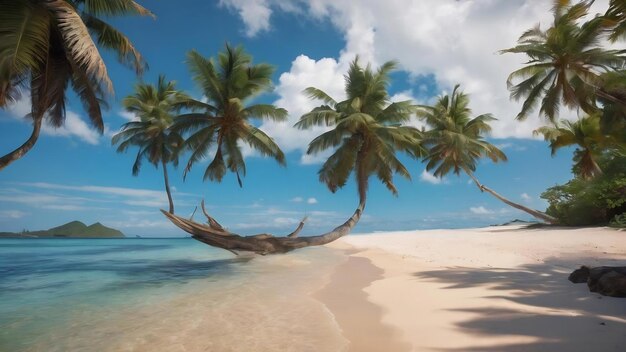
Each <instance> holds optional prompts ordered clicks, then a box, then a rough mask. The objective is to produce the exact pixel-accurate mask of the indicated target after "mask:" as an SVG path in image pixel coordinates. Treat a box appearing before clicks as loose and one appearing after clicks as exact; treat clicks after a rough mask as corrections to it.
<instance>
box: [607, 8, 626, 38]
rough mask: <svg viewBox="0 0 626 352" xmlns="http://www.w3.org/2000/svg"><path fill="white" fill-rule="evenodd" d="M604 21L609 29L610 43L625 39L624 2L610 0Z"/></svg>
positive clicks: (625, 14) (625, 17) (625, 11)
mask: <svg viewBox="0 0 626 352" xmlns="http://www.w3.org/2000/svg"><path fill="white" fill-rule="evenodd" d="M604 20H605V21H606V22H608V25H609V28H611V35H610V36H609V39H610V40H611V41H612V42H616V41H618V40H619V39H626V1H624V0H611V1H610V2H609V9H608V10H607V11H606V14H605V15H604Z"/></svg>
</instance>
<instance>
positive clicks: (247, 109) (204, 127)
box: [173, 44, 287, 186]
mask: <svg viewBox="0 0 626 352" xmlns="http://www.w3.org/2000/svg"><path fill="white" fill-rule="evenodd" d="M187 64H188V65H189V69H190V70H191V73H192V74H193V79H194V81H195V82H196V83H197V84H198V86H199V87H200V88H201V89H202V93H203V94H204V96H205V97H206V99H207V102H206V103H205V102H202V101H197V100H194V101H193V104H194V106H195V107H197V108H198V109H203V110H204V112H202V113H189V114H184V115H180V116H178V117H177V118H176V120H175V123H174V126H173V129H174V130H175V131H177V132H179V133H190V135H189V137H188V138H187V139H186V140H185V143H184V145H185V148H186V149H189V150H190V151H191V156H190V158H189V161H188V162H187V166H186V167H185V172H184V175H185V177H186V176H187V173H188V172H189V171H190V170H191V168H192V166H193V165H194V164H195V163H196V162H198V161H199V160H203V159H204V158H206V157H207V156H208V155H209V153H214V154H213V156H212V158H213V159H212V161H211V163H210V164H209V165H208V166H207V168H206V170H205V172H204V180H206V179H209V180H211V181H218V182H220V181H221V180H222V178H223V177H224V175H225V174H226V172H227V171H231V172H233V173H235V174H236V176H237V181H238V183H239V186H242V180H241V178H242V176H245V175H246V164H245V161H244V158H243V155H242V152H241V143H247V144H248V145H249V146H250V147H252V148H253V149H254V150H256V151H258V152H260V153H261V154H262V155H264V156H269V157H272V158H274V159H276V161H277V162H278V163H279V164H280V165H285V155H284V154H283V152H282V151H281V150H280V148H279V147H278V145H276V143H275V142H274V140H273V139H272V138H271V137H270V136H268V135H267V134H265V132H263V131H261V130H260V129H258V128H257V127H255V126H254V125H253V121H252V120H254V119H258V120H262V119H270V120H274V121H284V120H286V119H287V111H286V110H285V109H282V108H277V107H275V106H274V105H270V104H249V101H250V100H251V99H252V98H254V97H256V96H258V95H259V94H261V93H264V92H267V91H269V90H271V88H272V81H271V76H272V73H273V72H274V68H273V67H272V66H271V65H268V64H264V63H261V64H253V63H252V57H251V56H250V55H248V54H247V53H246V52H245V51H244V50H243V48H242V47H236V48H233V47H231V46H230V45H228V44H227V45H226V49H225V51H224V52H221V53H219V55H218V56H217V58H216V59H213V58H210V59H207V58H205V57H203V56H202V55H200V54H199V53H198V52H196V51H195V50H192V51H190V52H189V53H188V54H187Z"/></svg>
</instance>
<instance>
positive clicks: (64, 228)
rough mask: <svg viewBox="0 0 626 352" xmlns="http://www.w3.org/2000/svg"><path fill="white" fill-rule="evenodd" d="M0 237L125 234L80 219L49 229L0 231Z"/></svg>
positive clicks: (102, 236)
mask: <svg viewBox="0 0 626 352" xmlns="http://www.w3.org/2000/svg"><path fill="white" fill-rule="evenodd" d="M1 237H70V238H124V237H126V236H124V234H123V233H122V232H121V231H119V230H116V229H112V228H110V227H106V226H104V225H102V224H101V223H99V222H97V223H95V224H92V225H89V226H87V225H85V224H84V223H82V222H80V221H71V222H68V223H67V224H65V225H61V226H58V227H53V228H51V229H49V230H41V231H26V230H25V231H22V232H0V238H1Z"/></svg>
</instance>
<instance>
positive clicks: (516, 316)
mask: <svg viewBox="0 0 626 352" xmlns="http://www.w3.org/2000/svg"><path fill="white" fill-rule="evenodd" d="M596 261H597V260H596V259H593V258H583V259H581V258H576V260H575V261H574V260H567V259H565V260H564V259H557V258H548V259H546V260H545V261H544V262H543V263H540V264H529V265H523V266H519V267H516V268H463V267H453V268H447V269H445V270H436V271H426V272H418V273H415V274H414V275H415V276H416V277H417V278H419V279H420V280H427V281H435V282H440V283H445V284H449V285H448V286H446V287H445V288H444V289H451V290H454V289H463V288H472V287H484V288H488V289H489V292H493V295H489V296H486V297H484V298H487V299H489V300H493V302H494V306H496V307H490V308H460V309H455V311H459V312H466V313H471V314H472V315H473V316H474V318H471V319H470V320H466V321H463V322H460V323H458V324H457V326H458V328H459V329H460V330H461V331H463V332H465V333H468V334H472V335H476V337H477V338H478V339H481V338H502V337H505V336H518V337H530V338H533V339H534V340H535V341H534V342H530V343H512V344H511V343H500V344H496V345H494V346H465V347H463V348H458V349H457V348H451V349H445V348H443V349H440V350H441V351H525V352H526V351H624V348H625V347H624V346H626V300H625V299H623V298H612V297H604V296H600V295H598V294H595V293H591V292H589V290H588V289H587V285H585V284H572V283H571V282H569V281H568V280H567V276H568V275H569V273H570V272H571V271H572V270H573V269H575V268H576V265H577V264H575V263H578V262H582V263H595V262H596ZM603 262H604V263H605V264H607V265H612V264H613V263H615V262H616V260H615V259H607V260H604V261H603ZM500 292H501V293H500ZM501 300H506V301H509V302H515V303H519V304H523V305H526V306H528V309H520V310H517V309H514V308H509V307H497V306H498V303H501ZM533 308H543V310H542V313H538V312H537V310H536V309H533ZM544 312H545V313H544Z"/></svg>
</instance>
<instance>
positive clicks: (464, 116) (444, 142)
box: [417, 85, 556, 223]
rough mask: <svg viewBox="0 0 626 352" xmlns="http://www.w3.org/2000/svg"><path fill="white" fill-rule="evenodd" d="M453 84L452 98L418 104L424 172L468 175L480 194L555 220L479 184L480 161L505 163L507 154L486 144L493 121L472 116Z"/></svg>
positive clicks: (467, 102)
mask: <svg viewBox="0 0 626 352" xmlns="http://www.w3.org/2000/svg"><path fill="white" fill-rule="evenodd" d="M459 87H460V86H459V85H456V86H455V87H454V89H453V90H452V94H451V95H442V96H441V97H439V98H438V99H437V102H436V103H435V104H434V105H433V106H427V105H421V106H419V109H418V110H417V116H419V117H420V118H422V119H423V120H424V121H425V122H426V124H427V125H428V127H429V129H428V130H427V131H426V132H425V133H424V145H425V146H426V147H427V148H428V152H427V154H426V157H425V158H424V161H425V162H426V163H427V164H426V170H428V171H431V170H434V172H433V174H434V175H435V176H437V177H441V178H443V177H444V176H445V175H447V174H449V173H450V172H453V173H455V174H456V175H459V174H460V173H461V171H462V172H464V173H465V174H467V175H468V176H469V177H470V178H471V179H472V180H473V181H474V183H475V184H476V186H477V187H478V189H479V190H480V191H481V192H485V191H486V192H487V193H490V194H491V195H493V196H494V197H496V198H497V199H499V200H501V201H502V202H504V203H505V204H507V205H510V206H512V207H514V208H516V209H519V210H522V211H524V212H526V213H528V214H530V215H532V216H534V217H536V218H538V219H541V220H543V221H547V222H550V223H554V222H556V219H555V218H553V217H551V216H549V215H546V214H544V213H542V212H540V211H538V210H534V209H530V208H528V207H526V206H523V205H521V204H518V203H515V202H513V201H511V200H509V199H507V198H505V197H503V196H501V195H500V194H498V193H496V192H495V191H493V190H492V189H491V188H489V187H487V186H485V185H484V184H482V183H480V181H478V179H477V178H476V176H475V175H474V172H475V171H476V164H477V163H478V161H479V160H480V159H482V158H489V159H491V161H493V162H494V163H497V162H499V161H506V160H507V158H506V155H505V154H504V152H502V151H501V150H500V149H499V148H498V147H496V146H495V145H493V144H491V143H489V142H488V141H487V140H486V139H485V136H484V134H486V133H489V132H490V131H491V126H490V125H489V122H491V121H494V120H496V118H495V117H493V116H492V115H491V114H482V115H479V116H476V117H471V115H472V111H471V109H470V108H469V96H468V95H467V94H465V93H463V92H462V91H461V90H460V89H459Z"/></svg>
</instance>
